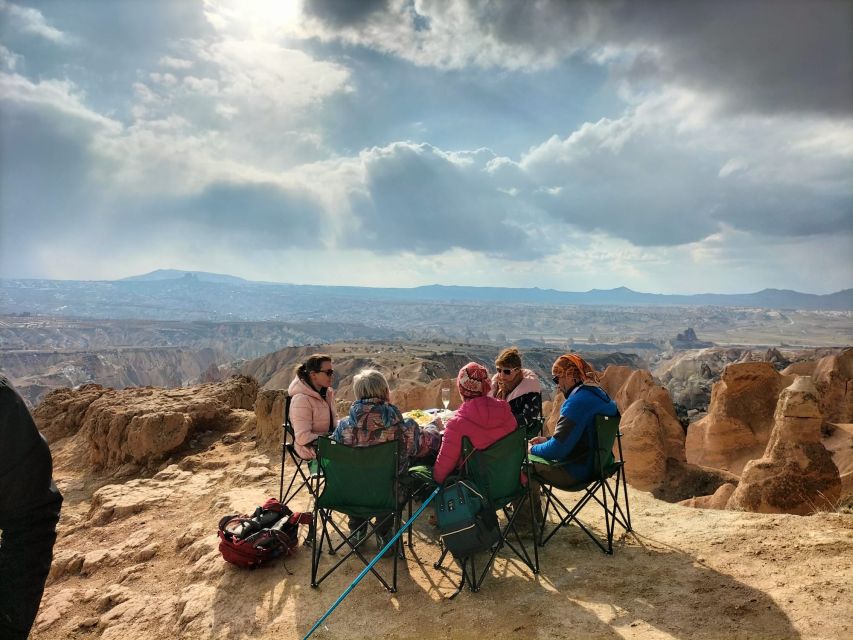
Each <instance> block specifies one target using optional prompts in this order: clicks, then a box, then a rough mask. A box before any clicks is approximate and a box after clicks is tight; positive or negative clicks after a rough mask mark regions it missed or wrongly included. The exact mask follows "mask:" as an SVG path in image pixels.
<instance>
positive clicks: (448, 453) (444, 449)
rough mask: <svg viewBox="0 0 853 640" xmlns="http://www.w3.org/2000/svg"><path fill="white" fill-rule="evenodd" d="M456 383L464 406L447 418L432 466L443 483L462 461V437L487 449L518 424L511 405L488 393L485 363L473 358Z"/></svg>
mask: <svg viewBox="0 0 853 640" xmlns="http://www.w3.org/2000/svg"><path fill="white" fill-rule="evenodd" d="M456 386H457V388H458V389H459V394H460V395H461V396H462V406H461V407H459V408H458V409H457V410H456V413H455V414H454V416H453V417H452V418H451V419H450V420H448V422H447V428H446V429H445V430H444V436H443V437H442V439H441V449H439V451H438V457H437V458H436V460H435V466H434V467H433V468H432V477H433V478H434V479H435V481H436V482H438V483H439V484H441V483H442V482H444V481H445V480H446V479H447V476H449V475H450V474H451V473H453V472H454V471H455V470H456V469H457V468H458V467H459V465H460V464H461V463H462V438H464V437H467V438H468V439H469V440H470V441H471V444H472V445H474V448H475V449H486V448H487V447H489V446H490V445H492V444H494V443H495V442H497V441H498V440H500V439H501V438H503V437H504V436H505V435H508V434H510V433H512V432H513V431H515V429H516V427H517V426H518V423H517V422H516V420H515V416H514V415H512V411H511V410H510V408H509V405H508V404H507V403H506V402H505V401H503V400H497V399H496V398H490V397H489V396H488V395H487V394H488V393H489V389H490V388H491V386H492V385H491V381H490V380H489V372H488V371H486V368H485V367H484V366H483V365H481V364H478V363H476V362H469V363H468V364H466V365H465V366H464V367H462V368H461V369H460V370H459V375H458V376H457V377H456Z"/></svg>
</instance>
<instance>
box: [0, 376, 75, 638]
mask: <svg viewBox="0 0 853 640" xmlns="http://www.w3.org/2000/svg"><path fill="white" fill-rule="evenodd" d="M52 474H53V462H52V460H51V457H50V449H48V446H47V442H46V441H45V439H44V437H42V435H41V434H40V433H39V432H38V429H36V425H35V422H33V418H32V416H31V415H30V412H29V410H27V407H26V405H25V404H24V401H23V399H21V396H20V395H18V392H17V391H16V390H15V388H14V387H13V386H12V385H11V383H10V382H9V381H8V379H6V377H5V376H2V375H0V531H2V533H0V638H3V639H4V640H6V639H7V638H8V639H10V640H11V639H13V638H14V639H17V638H21V639H25V638H26V637H27V636H28V635H29V632H30V627H32V624H33V621H34V620H35V617H36V613H38V608H39V603H40V602H41V596H42V592H43V591H44V582H45V580H46V579H47V574H48V571H50V563H51V561H52V560H53V543H54V542H55V541H56V523H57V522H58V521H59V509H60V507H61V506H62V495H61V494H60V493H59V490H58V489H57V488H56V485H54V484H53V480H52V478H51V476H52Z"/></svg>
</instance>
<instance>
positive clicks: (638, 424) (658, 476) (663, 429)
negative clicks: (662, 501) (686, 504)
mask: <svg viewBox="0 0 853 640" xmlns="http://www.w3.org/2000/svg"><path fill="white" fill-rule="evenodd" d="M620 424H621V431H622V452H623V454H624V456H625V461H626V462H625V466H626V477H627V479H628V482H630V483H631V485H633V486H634V487H636V488H638V489H643V490H644V491H650V490H652V489H656V488H658V487H659V486H660V485H661V484H662V483H663V481H664V479H665V478H666V465H667V459H669V458H675V459H677V460H681V461H684V460H685V458H684V430H683V429H682V428H681V425H680V424H679V423H678V420H676V419H675V417H674V416H673V415H672V414H670V413H669V412H668V411H667V410H666V409H664V408H663V407H662V406H661V405H660V404H659V403H657V402H649V401H647V400H643V399H640V400H637V401H636V402H633V403H632V404H631V405H630V406H629V407H628V408H627V409H626V410H625V411H623V412H622V422H621V423H620Z"/></svg>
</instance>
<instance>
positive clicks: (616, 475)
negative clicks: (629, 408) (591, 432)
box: [530, 415, 632, 554]
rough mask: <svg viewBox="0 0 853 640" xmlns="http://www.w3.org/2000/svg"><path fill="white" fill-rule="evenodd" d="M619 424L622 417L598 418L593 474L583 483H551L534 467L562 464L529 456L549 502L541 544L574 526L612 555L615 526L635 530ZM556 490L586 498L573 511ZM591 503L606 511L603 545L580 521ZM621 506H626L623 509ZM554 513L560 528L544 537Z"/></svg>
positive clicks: (543, 544) (596, 421)
mask: <svg viewBox="0 0 853 640" xmlns="http://www.w3.org/2000/svg"><path fill="white" fill-rule="evenodd" d="M619 420H620V417H619V416H618V415H616V416H605V415H597V416H595V419H594V426H595V430H596V439H597V442H598V446H597V447H596V448H595V451H594V452H593V455H594V457H595V460H594V463H593V472H592V475H591V477H589V478H586V479H585V480H583V481H581V482H577V483H574V484H566V485H557V484H554V483H552V482H549V481H548V480H546V479H544V478H543V477H541V476H540V475H539V474H537V473H536V471H535V467H534V466H533V465H534V463H538V464H543V465H547V466H551V467H559V466H560V465H561V464H562V463H560V462H554V461H551V460H546V459H544V458H540V457H539V456H535V455H530V463H531V469H532V470H533V477H534V478H535V479H536V481H537V482H539V483H540V484H541V485H542V490H543V492H544V494H545V498H546V500H545V508H544V514H543V518H542V523H541V525H540V529H539V540H540V544H541V545H542V546H543V547H544V546H545V544H546V543H547V542H548V541H549V540H550V539H551V538H552V537H553V536H554V534H555V533H557V531H559V530H560V529H561V528H562V527H564V526H567V525H569V524H571V523H573V522H574V523H575V524H577V525H578V526H579V527H580V528H581V530H583V532H584V533H586V535H588V536H589V537H590V538H591V539H592V541H593V542H595V543H596V544H597V545H598V547H599V548H600V549H601V550H602V551H603V552H604V553H607V554H612V553H613V534H614V531H615V528H616V524H617V523H618V524H619V525H620V526H621V527H622V528H623V529H625V531H626V532H630V531H631V530H632V529H631V510H630V506H629V504H628V487H627V483H626V481H625V461H624V460H623V458H622V433H621V432H620V431H619ZM614 444H615V445H616V448H617V451H618V453H619V457H618V459H617V458H616V457H615V456H614V454H613V447H614ZM554 489H561V490H563V491H569V492H577V491H582V492H583V495H582V497H581V498H580V499H579V500H578V501H577V503H575V505H574V506H573V507H571V508H569V507H567V506H566V505H565V504H564V503H563V502H562V501H561V500H560V498H559V497H557V495H556V493H555V492H554ZM590 502H594V503H597V504H598V505H599V506H600V507H601V508H602V509H603V511H604V529H605V540H604V542H602V540H600V539H599V537H598V536H597V535H596V534H595V533H594V532H593V531H592V530H591V529H590V528H589V526H587V525H585V524H584V523H583V522H581V520H580V519H579V518H578V514H579V513H580V512H581V510H582V509H583V508H584V507H585V506H586V505H588V504H589V503H590ZM622 502H624V509H623V504H622ZM551 512H553V513H554V514H556V517H557V520H558V524H557V525H555V526H554V528H553V529H552V530H551V531H550V533H548V535H545V529H546V528H547V526H548V515H549V513H551Z"/></svg>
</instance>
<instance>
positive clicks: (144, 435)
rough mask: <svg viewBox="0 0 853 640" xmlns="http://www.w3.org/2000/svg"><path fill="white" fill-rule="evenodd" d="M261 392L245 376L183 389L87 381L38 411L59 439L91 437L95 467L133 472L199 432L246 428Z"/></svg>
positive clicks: (55, 396) (49, 400)
mask: <svg viewBox="0 0 853 640" xmlns="http://www.w3.org/2000/svg"><path fill="white" fill-rule="evenodd" d="M256 395H257V382H255V381H254V380H252V379H251V378H247V377H245V376H232V377H231V378H229V379H228V380H226V381H225V382H222V383H218V384H209V385H200V386H197V387H188V388H180V389H154V388H152V387H136V388H128V389H122V390H119V391H115V390H111V389H103V388H102V387H98V386H97V385H86V386H85V387H82V388H81V389H79V390H77V391H71V390H68V389H63V390H58V391H55V392H53V393H51V394H50V395H49V396H48V397H47V398H45V401H44V402H43V403H42V404H41V405H39V407H38V408H37V409H36V412H35V413H36V415H37V416H38V424H39V427H40V428H41V429H42V430H44V431H46V432H47V433H48V434H51V435H52V436H53V437H56V438H60V437H64V436H65V435H70V434H72V433H77V432H78V431H79V432H80V434H81V435H85V437H86V439H87V441H88V445H89V462H90V464H91V465H92V466H94V467H95V468H105V469H111V470H116V469H121V470H123V472H128V470H134V469H135V468H136V467H135V466H134V465H143V466H145V465H147V466H151V465H154V464H155V462H156V461H158V460H159V459H162V458H163V457H165V456H166V454H168V453H171V452H173V451H176V450H178V449H179V448H181V447H182V446H184V445H185V444H186V443H187V442H188V441H189V440H190V439H191V438H192V437H193V436H194V435H195V434H196V433H203V432H205V431H224V430H228V429H229V428H232V427H240V426H242V425H243V423H244V419H245V417H244V416H245V414H244V411H246V410H250V409H251V408H252V407H253V405H254V399H255V396H256ZM197 444H198V442H197ZM125 465H130V466H125Z"/></svg>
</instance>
